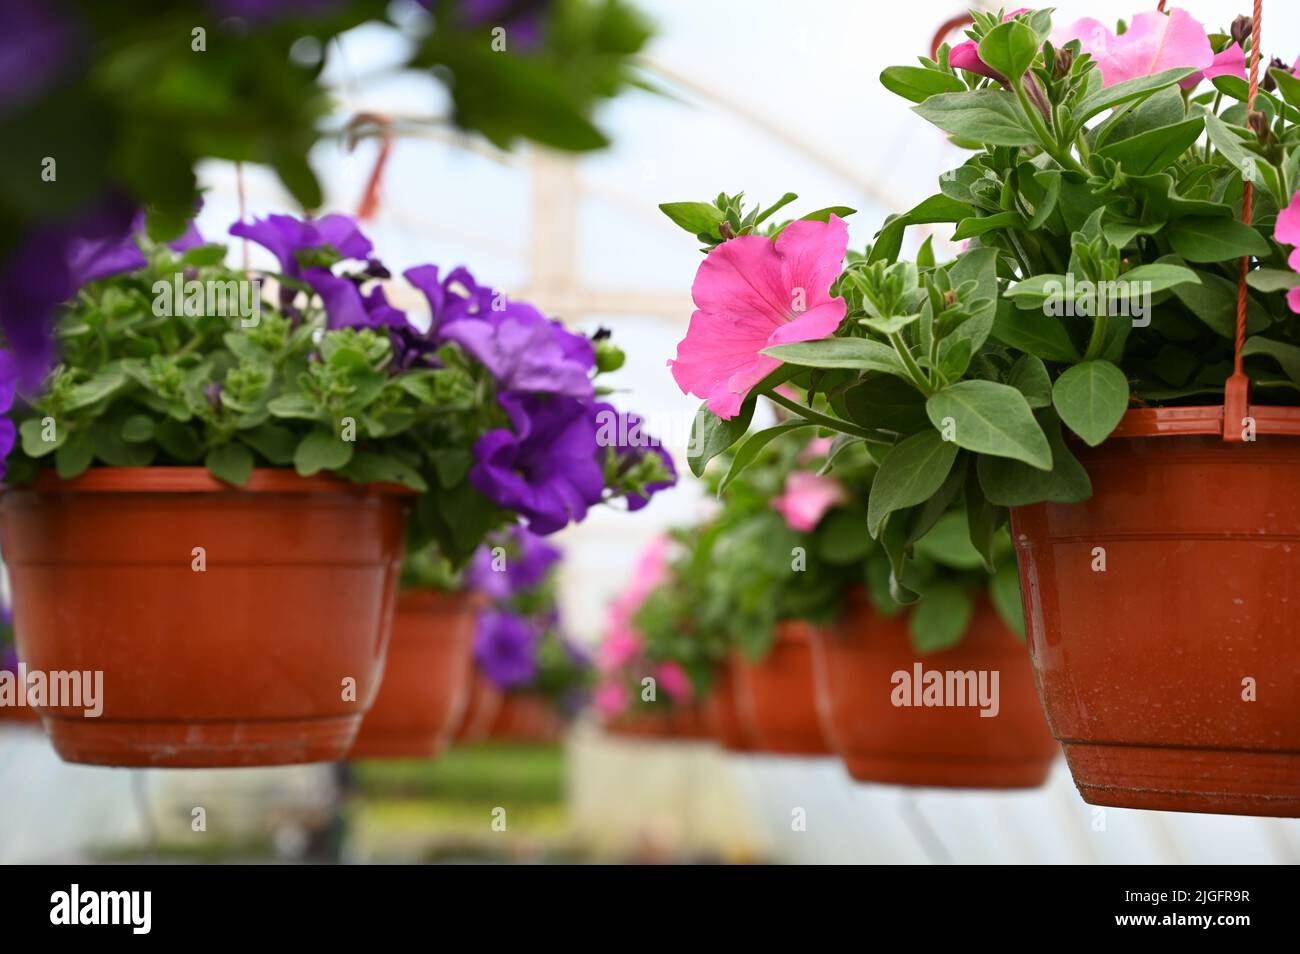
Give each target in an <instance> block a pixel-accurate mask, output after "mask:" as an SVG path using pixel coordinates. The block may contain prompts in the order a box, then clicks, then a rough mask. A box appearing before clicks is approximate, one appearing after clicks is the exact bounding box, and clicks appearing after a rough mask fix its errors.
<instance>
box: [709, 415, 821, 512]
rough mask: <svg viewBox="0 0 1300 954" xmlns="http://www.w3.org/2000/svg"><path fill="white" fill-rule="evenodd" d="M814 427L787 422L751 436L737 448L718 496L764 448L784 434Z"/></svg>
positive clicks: (720, 484)
mask: <svg viewBox="0 0 1300 954" xmlns="http://www.w3.org/2000/svg"><path fill="white" fill-rule="evenodd" d="M812 426H813V425H812V423H811V422H809V421H786V422H785V423H783V424H777V425H776V426H775V427H769V428H768V429H767V430H764V431H759V432H758V433H757V434H752V435H750V437H749V438H748V439H747V440H746V441H745V442H744V443H743V444H741V445H740V446H739V447H737V448H736V453H735V456H734V457H732V459H731V469H730V470H728V471H727V474H726V476H725V477H723V478H722V482H721V483H719V484H718V495H719V496H721V495H722V492H723V491H724V490H726V489H727V487H728V486H729V485H730V484H731V482H732V481H733V480H735V479H736V478H737V477H739V476H740V475H741V474H742V473H743V472H744V470H745V468H746V467H748V466H749V465H750V464H752V463H754V461H755V460H757V459H758V455H759V454H760V453H761V452H762V450H763V448H764V447H766V446H767V445H768V444H770V443H771V442H772V441H774V440H776V439H777V438H778V437H780V436H782V435H783V434H788V433H790V432H791V431H797V430H799V429H800V428H803V427H812Z"/></svg>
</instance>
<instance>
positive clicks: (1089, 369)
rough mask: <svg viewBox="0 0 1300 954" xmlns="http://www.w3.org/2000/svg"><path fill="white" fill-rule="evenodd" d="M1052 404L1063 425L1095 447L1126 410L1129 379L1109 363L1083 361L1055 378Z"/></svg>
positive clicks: (1108, 434) (1108, 433)
mask: <svg viewBox="0 0 1300 954" xmlns="http://www.w3.org/2000/svg"><path fill="white" fill-rule="evenodd" d="M1052 403H1053V404H1054V405H1055V406H1056V412H1057V414H1059V415H1060V416H1061V420H1062V421H1063V422H1064V423H1065V424H1066V426H1067V427H1069V428H1070V430H1072V431H1074V433H1076V434H1078V435H1079V436H1080V437H1081V438H1083V440H1084V442H1085V443H1086V444H1088V445H1089V446H1091V447H1096V446H1097V445H1098V444H1100V443H1101V442H1102V441H1104V440H1105V439H1106V438H1108V437H1109V436H1110V432H1111V431H1113V430H1115V425H1116V424H1118V423H1119V419H1120V418H1121V417H1123V416H1124V412H1125V411H1126V410H1128V379H1127V378H1125V377H1124V372H1123V371H1121V370H1120V369H1119V368H1117V367H1115V365H1113V364H1111V363H1110V362H1109V361H1084V362H1083V363H1082V364H1076V365H1075V366H1074V367H1072V368H1069V369H1067V370H1066V372H1065V373H1064V374H1062V375H1061V376H1060V377H1059V378H1057V379H1056V384H1055V385H1053V387H1052Z"/></svg>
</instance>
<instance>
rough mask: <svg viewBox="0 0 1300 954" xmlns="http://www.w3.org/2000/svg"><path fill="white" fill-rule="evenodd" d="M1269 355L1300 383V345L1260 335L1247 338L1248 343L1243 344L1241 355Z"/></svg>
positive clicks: (1293, 379) (1287, 374) (1289, 375)
mask: <svg viewBox="0 0 1300 954" xmlns="http://www.w3.org/2000/svg"><path fill="white" fill-rule="evenodd" d="M1257 354H1260V355H1267V356H1268V357H1270V358H1272V359H1273V360H1274V361H1276V362H1277V363H1278V364H1279V365H1281V367H1282V371H1283V373H1284V374H1285V375H1286V376H1287V377H1288V378H1290V379H1291V380H1292V381H1294V382H1295V383H1296V384H1300V347H1296V346H1295V345H1293V344H1287V343H1286V342H1284V341H1274V340H1273V339H1272V338H1261V337H1259V336H1258V335H1255V336H1253V337H1250V338H1247V339H1246V343H1245V344H1244V345H1243V346H1242V349H1241V355H1242V357H1243V358H1248V357H1250V356H1251V355H1257Z"/></svg>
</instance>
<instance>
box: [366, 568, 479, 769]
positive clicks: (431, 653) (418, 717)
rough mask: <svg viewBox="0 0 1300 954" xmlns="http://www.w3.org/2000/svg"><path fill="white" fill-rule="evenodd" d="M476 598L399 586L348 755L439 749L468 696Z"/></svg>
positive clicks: (408, 755)
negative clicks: (380, 664)
mask: <svg viewBox="0 0 1300 954" xmlns="http://www.w3.org/2000/svg"><path fill="white" fill-rule="evenodd" d="M481 602H482V600H481V599H480V598H479V597H478V596H477V595H475V594H473V593H439V592H436V591H434V590H406V591H403V592H402V593H401V594H399V595H398V597H397V611H396V613H394V615H393V635H392V637H391V639H390V640H389V642H388V657H387V660H386V662H385V663H384V679H383V682H382V683H380V685H379V693H378V694H377V695H376V696H375V702H374V705H372V706H371V707H370V711H369V712H368V713H366V718H365V721H364V722H362V724H361V732H360V734H358V735H357V740H356V742H355V743H353V745H352V752H351V757H352V758H354V759H374V758H384V759H414V758H431V757H432V756H435V755H437V754H438V753H439V752H441V751H442V750H443V749H444V748H445V747H446V745H447V743H448V742H449V741H450V740H451V735H452V733H453V732H454V731H455V730H456V729H457V728H458V727H459V726H460V723H461V719H462V718H463V716H464V713H465V705H466V703H467V702H468V700H469V665H470V663H471V662H472V657H471V655H470V653H471V650H472V649H473V643H474V622H475V620H476V618H477V616H478V610H479V606H480V604H481Z"/></svg>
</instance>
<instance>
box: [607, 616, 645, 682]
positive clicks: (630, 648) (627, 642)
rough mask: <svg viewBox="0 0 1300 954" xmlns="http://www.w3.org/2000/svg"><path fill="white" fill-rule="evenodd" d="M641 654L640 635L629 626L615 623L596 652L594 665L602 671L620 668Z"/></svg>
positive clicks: (612, 670)
mask: <svg viewBox="0 0 1300 954" xmlns="http://www.w3.org/2000/svg"><path fill="white" fill-rule="evenodd" d="M639 655H641V637H640V636H638V635H637V634H636V632H635V631H634V630H633V629H632V628H631V627H629V626H626V625H616V626H614V627H612V628H611V629H610V630H609V632H608V633H607V634H606V636H605V639H604V641H603V642H602V643H601V644H600V649H599V650H598V651H597V653H596V665H597V666H598V667H599V668H600V670H601V671H602V672H614V671H616V670H619V669H622V668H623V667H624V666H626V665H627V664H628V663H630V662H631V661H632V660H633V659H636V657H637V656H639Z"/></svg>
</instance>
